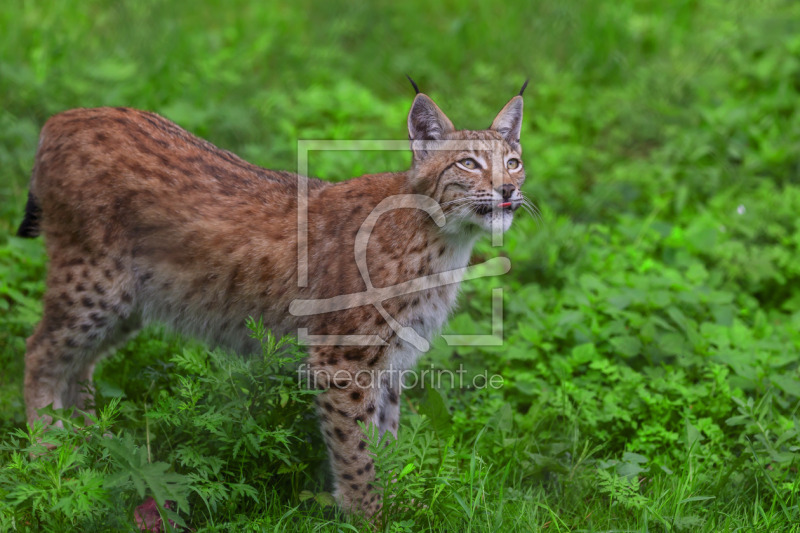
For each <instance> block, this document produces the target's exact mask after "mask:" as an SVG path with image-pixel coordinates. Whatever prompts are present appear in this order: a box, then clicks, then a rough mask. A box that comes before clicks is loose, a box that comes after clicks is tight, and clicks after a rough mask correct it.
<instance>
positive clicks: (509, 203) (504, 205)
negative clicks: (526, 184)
mask: <svg viewBox="0 0 800 533" xmlns="http://www.w3.org/2000/svg"><path fill="white" fill-rule="evenodd" d="M497 207H511V202H505V203H502V204H499V205H498V206H497Z"/></svg>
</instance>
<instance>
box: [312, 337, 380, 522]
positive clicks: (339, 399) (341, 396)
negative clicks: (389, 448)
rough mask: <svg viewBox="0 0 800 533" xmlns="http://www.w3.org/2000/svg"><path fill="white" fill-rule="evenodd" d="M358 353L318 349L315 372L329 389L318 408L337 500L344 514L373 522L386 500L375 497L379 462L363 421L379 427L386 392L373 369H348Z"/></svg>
mask: <svg viewBox="0 0 800 533" xmlns="http://www.w3.org/2000/svg"><path fill="white" fill-rule="evenodd" d="M354 353H355V351H354V349H353V348H352V347H350V348H346V347H341V348H338V347H337V348H331V347H327V348H322V347H321V348H318V349H316V350H314V353H313V354H312V357H311V361H312V363H311V369H312V372H313V375H314V380H315V382H316V384H317V386H319V387H321V388H324V389H326V390H325V392H323V393H322V394H320V395H319V396H318V397H317V407H318V411H319V418H320V427H321V430H322V435H323V437H324V439H325V443H326V444H327V446H328V455H329V457H330V464H331V469H332V470H333V474H334V486H335V490H334V496H335V498H336V501H337V503H338V504H339V505H340V507H341V508H342V509H344V510H345V511H347V512H356V513H360V514H363V515H364V516H367V517H370V516H373V515H375V514H376V513H378V512H379V511H380V509H381V499H380V496H379V495H378V494H377V493H376V492H374V487H373V481H374V480H375V461H374V458H373V457H372V455H371V454H370V452H369V447H368V445H367V440H366V435H365V434H364V431H363V430H362V429H361V427H360V426H359V422H361V423H363V424H364V425H365V426H366V427H367V428H371V427H379V425H378V405H379V402H380V395H381V392H380V388H379V383H378V382H377V380H376V379H375V378H374V375H375V373H374V372H373V371H372V370H366V369H359V368H358V366H357V365H355V364H352V365H351V364H348V363H350V362H351V361H352V358H353V357H355V355H354ZM348 358H350V359H348ZM344 367H347V368H344Z"/></svg>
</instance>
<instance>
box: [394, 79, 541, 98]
mask: <svg viewBox="0 0 800 533" xmlns="http://www.w3.org/2000/svg"><path fill="white" fill-rule="evenodd" d="M409 79H411V78H409ZM529 81H531V79H530V78H528V79H527V80H525V83H523V84H522V89H520V90H519V95H520V96H522V93H524V92H525V87H527V86H528V82H529ZM411 83H414V82H413V81H412V82H411Z"/></svg>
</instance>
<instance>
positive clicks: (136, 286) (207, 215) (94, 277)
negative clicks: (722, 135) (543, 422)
mask: <svg viewBox="0 0 800 533" xmlns="http://www.w3.org/2000/svg"><path fill="white" fill-rule="evenodd" d="M521 120H522V97H521V96H515V97H514V98H513V99H512V100H511V101H510V102H509V103H508V104H507V105H506V106H505V108H503V110H502V111H501V112H500V114H499V115H498V116H497V118H496V119H495V121H494V123H493V124H492V127H491V128H489V129H487V130H482V131H467V130H460V131H459V130H456V129H455V128H454V127H453V125H452V123H451V122H450V120H449V119H448V118H447V117H446V116H445V115H444V113H442V112H441V110H440V109H439V108H438V107H437V106H436V104H435V103H433V101H432V100H431V99H430V98H429V97H427V96H426V95H425V94H418V95H417V96H416V98H415V100H414V103H413V105H412V108H411V111H410V113H409V117H408V128H409V137H410V139H411V146H412V152H413V161H412V165H411V168H410V169H409V170H408V171H405V172H395V173H384V174H375V175H366V176H361V177H358V178H353V179H351V180H348V181H344V182H341V183H336V184H333V183H326V182H323V181H320V180H316V179H311V178H305V177H302V176H298V175H295V174H292V173H288V172H283V171H274V170H266V169H263V168H259V167H257V166H254V165H252V164H250V163H248V162H246V161H244V160H242V159H240V158H239V157H237V156H236V155H234V154H232V153H230V152H227V151H225V150H221V149H219V148H217V147H215V146H213V145H211V144H210V143H208V142H206V141H204V140H201V139H199V138H197V137H195V136H193V135H191V134H189V133H187V132H186V131H184V130H183V129H181V128H179V127H178V126H176V125H175V124H173V123H172V122H169V121H167V120H165V119H164V118H162V117H160V116H158V115H155V114H153V113H148V112H143V111H137V110H134V109H129V108H98V109H73V110H70V111H66V112H64V113H61V114H59V115H56V116H54V117H53V118H51V119H50V120H49V121H48V122H47V123H46V124H45V126H44V127H43V129H42V132H41V137H40V142H39V148H38V151H37V153H36V160H35V166H34V170H33V175H32V179H31V185H30V198H29V201H28V206H27V208H26V215H25V220H24V222H23V223H22V225H21V227H20V230H19V234H20V235H22V236H27V237H35V236H36V235H38V234H39V233H41V234H42V235H43V236H44V238H45V243H46V246H47V251H48V254H49V257H50V268H49V272H48V275H47V291H46V294H45V297H44V315H43V317H42V320H41V322H40V323H39V324H38V326H37V327H36V329H35V331H34V333H33V335H32V336H31V337H30V338H29V339H28V341H27V351H26V355H25V363H26V364H25V401H26V405H27V415H28V420H29V421H30V422H33V421H34V420H36V419H37V418H38V417H39V416H40V415H39V413H38V410H39V409H40V408H42V407H45V406H48V405H52V406H53V407H55V408H65V407H70V406H77V407H78V408H79V409H84V410H89V409H91V398H92V393H91V378H92V370H93V368H94V365H95V363H96V362H97V361H98V359H99V358H100V357H102V355H103V354H105V353H108V352H109V351H110V350H112V349H113V348H114V347H115V346H118V345H119V344H121V343H122V342H124V341H125V339H127V338H128V337H130V336H131V335H133V334H134V333H135V332H136V331H138V330H139V329H140V328H141V327H142V326H143V325H146V324H148V323H153V322H158V323H164V324H167V325H169V326H171V327H173V328H174V329H176V330H178V331H181V332H183V333H185V334H189V335H194V336H196V337H200V338H203V339H205V340H207V341H208V342H209V343H212V344H214V345H221V346H225V347H228V348H232V349H234V350H239V351H243V352H247V351H250V350H252V349H253V348H254V346H253V345H252V342H253V341H252V340H251V339H250V337H249V336H248V332H247V331H246V329H245V326H244V319H245V318H246V317H247V316H254V317H259V316H261V317H263V319H264V321H265V323H266V324H268V325H269V327H270V328H271V329H272V330H273V331H274V332H275V333H277V334H295V333H297V331H298V328H307V329H308V332H309V333H310V334H313V335H323V336H324V335H378V336H380V338H381V339H382V340H383V343H382V344H380V345H377V346H319V345H317V346H312V347H310V349H309V359H308V365H309V367H310V369H311V372H312V374H314V376H317V377H319V379H317V380H316V381H315V384H316V386H318V387H320V388H322V389H324V391H323V392H322V393H321V394H320V395H319V397H318V411H319V417H320V423H321V430H322V434H323V436H324V438H325V441H326V443H327V445H328V450H329V454H330V459H331V465H332V470H333V473H334V476H335V494H336V498H337V500H338V502H339V503H340V505H342V506H343V507H344V508H345V509H347V510H350V511H356V512H362V513H364V514H366V515H373V514H374V513H375V512H377V511H379V510H380V506H381V502H380V498H379V496H378V495H377V494H374V493H373V491H372V482H373V481H374V479H375V468H374V462H373V457H372V456H371V455H370V452H369V450H368V447H367V445H366V442H365V440H364V435H363V433H362V430H361V429H360V428H359V425H358V422H363V423H364V424H367V425H375V426H377V427H378V428H379V430H380V431H381V432H385V431H389V432H391V433H394V434H396V431H397V427H398V418H399V411H400V392H401V386H400V384H399V382H398V381H397V380H392V379H388V378H386V377H385V375H383V377H380V376H382V374H380V371H382V370H386V369H391V368H394V369H408V368H410V367H411V366H412V365H413V364H414V363H415V361H416V359H417V357H418V355H419V349H418V348H415V347H414V346H413V345H412V344H411V343H409V342H407V341H406V340H403V339H402V338H401V337H400V336H398V334H397V333H396V332H395V331H394V329H392V327H390V324H388V323H387V322H386V319H385V318H384V316H383V315H382V314H381V313H379V312H378V311H377V310H376V308H375V307H374V306H372V305H360V306H355V307H353V308H351V309H345V310H340V311H335V312H328V313H324V314H317V315H308V316H296V315H294V314H292V313H291V312H290V309H289V308H290V304H291V303H292V301H294V300H296V299H325V298H332V297H335V296H340V295H347V294H354V293H359V292H361V291H364V290H365V289H366V284H365V281H364V279H363V278H362V276H361V274H360V273H359V270H358V268H357V265H356V261H355V259H354V254H353V252H352V250H353V249H354V245H355V239H356V235H357V233H358V230H359V228H360V227H361V225H362V223H363V222H364V221H365V220H366V219H367V217H368V215H369V214H370V212H371V211H372V209H373V208H374V207H375V206H377V205H378V204H379V203H380V202H381V201H382V200H384V199H386V198H388V197H390V196H393V195H404V194H415V195H425V196H428V197H430V198H433V200H435V201H436V202H437V204H438V205H439V206H441V209H442V210H443V212H444V213H445V215H446V223H444V225H442V226H441V227H440V226H439V225H437V223H436V222H435V220H434V218H432V217H431V216H430V215H429V214H428V213H426V212H424V211H421V210H416V209H407V208H406V209H397V210H393V211H389V212H387V213H385V214H383V215H382V216H381V217H380V218H378V220H377V223H376V224H375V227H374V229H373V231H372V234H371V238H370V239H369V242H368V245H367V258H368V272H369V275H370V278H371V280H372V283H373V284H374V286H375V287H378V288H381V287H389V286H393V285H396V284H399V283H403V282H406V281H409V280H413V279H418V278H421V277H424V276H428V275H431V274H436V273H440V272H445V271H448V270H451V269H456V268H460V267H464V266H466V265H467V264H468V262H469V258H470V253H471V250H472V247H473V244H474V242H475V240H476V239H477V237H478V236H479V235H481V234H483V233H485V232H486V230H488V229H490V227H491V226H492V224H493V223H495V224H498V223H499V226H500V227H501V229H502V230H505V229H507V228H508V225H509V224H510V222H511V219H512V218H513V216H514V211H515V210H516V209H517V208H518V207H520V205H521V203H522V201H523V198H522V196H521V193H520V192H519V188H520V186H521V185H522V182H523V180H524V176H525V175H524V170H523V169H522V164H521V163H519V165H518V166H515V163H513V162H510V161H512V160H515V161H517V162H519V160H520V151H521V149H520V146H519V130H520V124H521ZM464 140H468V141H474V142H473V144H472V147H471V148H469V149H464V148H463V147H457V146H454V144H453V143H456V142H458V141H464ZM462 144H463V143H462ZM498 147H499V148H498ZM473 164H474V165H475V167H473ZM512 166H515V168H511V167H512ZM493 169H494V170H493ZM493 172H494V173H493ZM493 176H494V177H493ZM493 179H494V182H493ZM300 184H303V185H304V186H305V187H307V189H308V242H307V249H308V263H307V265H308V283H307V285H306V286H303V287H301V286H299V283H298V281H299V279H298V265H297V261H298V259H297V258H298V252H297V250H298V231H297V230H298V228H297V225H298V222H297V221H298V216H297V206H298V187H299V185H300ZM501 203H506V205H505V207H502V208H499V207H497V206H498V205H500V204H501ZM457 289H458V284H457V283H451V284H449V285H445V286H441V287H435V288H430V289H424V290H419V291H416V292H413V293H411V294H406V295H402V296H396V297H393V298H391V299H389V300H386V301H384V302H383V306H384V308H385V310H386V312H387V313H389V315H391V316H392V317H394V319H395V320H397V322H398V323H399V324H400V325H402V326H406V327H410V328H412V329H413V330H414V331H416V332H417V334H418V335H419V336H420V337H422V338H424V339H430V338H431V337H432V336H433V335H435V334H436V332H437V331H438V330H439V329H440V328H441V326H442V325H443V323H444V322H445V320H446V318H447V316H448V313H449V312H450V310H451V309H452V307H453V304H454V302H455V299H456V293H457ZM376 377H377V379H376V380H374V381H372V382H371V383H370V384H369V386H366V382H368V381H370V378H376Z"/></svg>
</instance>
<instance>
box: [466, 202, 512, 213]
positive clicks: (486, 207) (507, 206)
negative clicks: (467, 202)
mask: <svg viewBox="0 0 800 533" xmlns="http://www.w3.org/2000/svg"><path fill="white" fill-rule="evenodd" d="M520 205H522V202H502V203H499V204H497V205H496V206H492V205H491V204H481V205H479V206H477V207H476V208H475V213H476V214H478V215H488V214H489V213H491V212H492V209H493V207H494V208H499V210H500V211H508V212H509V213H513V212H514V211H516V210H517V209H519V206H520Z"/></svg>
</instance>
